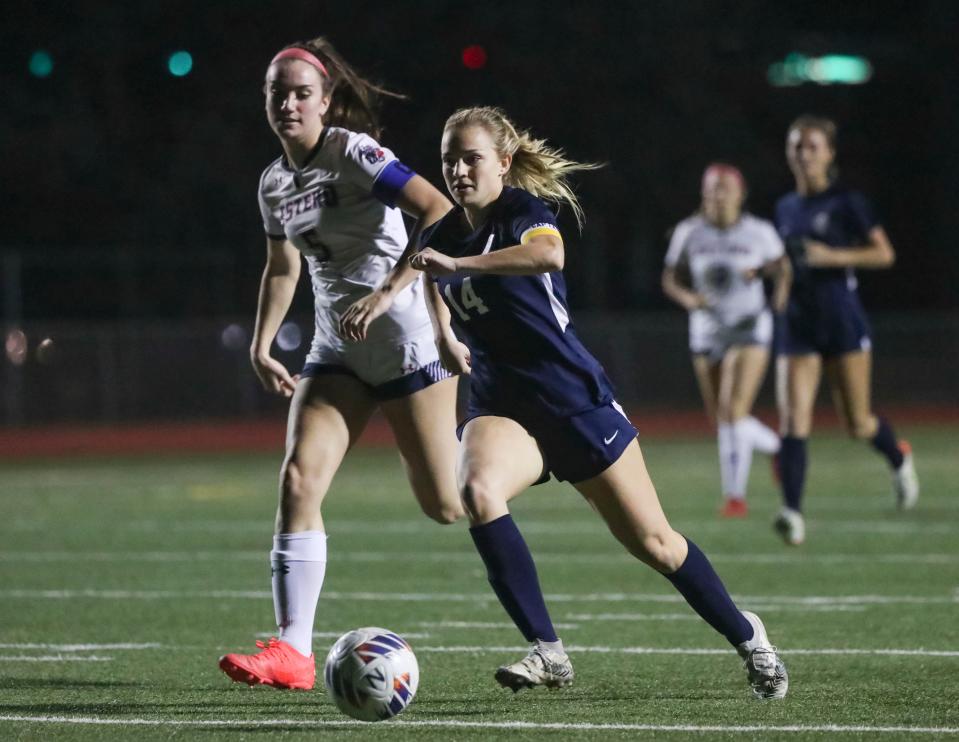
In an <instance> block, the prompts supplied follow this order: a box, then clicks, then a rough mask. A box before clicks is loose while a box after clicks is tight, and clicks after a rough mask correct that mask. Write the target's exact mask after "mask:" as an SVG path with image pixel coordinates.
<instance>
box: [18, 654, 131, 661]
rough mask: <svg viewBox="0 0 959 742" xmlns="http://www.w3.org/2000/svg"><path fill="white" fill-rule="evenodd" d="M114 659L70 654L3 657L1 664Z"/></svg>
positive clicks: (111, 659)
mask: <svg viewBox="0 0 959 742" xmlns="http://www.w3.org/2000/svg"><path fill="white" fill-rule="evenodd" d="M112 661H113V657H98V656H97V655H87V656H78V655H68V654H49V655H28V654H21V655H2V654H0V662H112Z"/></svg>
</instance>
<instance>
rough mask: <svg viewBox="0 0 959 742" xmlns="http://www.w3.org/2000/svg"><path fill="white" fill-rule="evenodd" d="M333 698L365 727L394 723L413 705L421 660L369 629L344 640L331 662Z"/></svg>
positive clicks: (401, 643)
mask: <svg viewBox="0 0 959 742" xmlns="http://www.w3.org/2000/svg"><path fill="white" fill-rule="evenodd" d="M323 678H324V680H325V681H326V689H327V691H328V692H329V694H330V698H332V699H333V701H334V702H335V703H336V705H337V708H339V709H340V711H342V712H343V713H344V714H347V715H348V716H352V717H353V718H354V719H359V720H360V721H382V720H383V719H390V718H392V717H394V716H396V715H397V714H398V713H400V712H401V711H402V710H403V709H405V708H406V707H407V706H409V705H410V701H412V700H413V696H414V695H415V694H416V687H417V685H419V682H420V668H419V665H418V664H417V662H416V655H415V654H413V650H412V649H410V645H409V644H407V643H406V641H405V640H404V639H403V638H401V637H400V636H398V635H397V634H394V633H393V632H392V631H388V630H387V629H379V628H376V627H375V626H369V627H367V628H364V629H355V630H353V631H350V632H348V633H346V634H343V636H341V637H340V638H339V639H337V640H336V644H334V645H333V648H332V649H330V653H329V654H328V655H327V656H326V666H325V667H324V669H323Z"/></svg>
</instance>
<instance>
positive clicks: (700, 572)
mask: <svg viewBox="0 0 959 742" xmlns="http://www.w3.org/2000/svg"><path fill="white" fill-rule="evenodd" d="M686 543H687V544H689V554H688V555H687V556H686V561H685V562H683V565H682V566H681V567H680V568H679V569H677V570H676V571H675V572H673V573H672V574H671V575H666V579H667V580H669V581H670V582H671V583H673V586H674V587H675V588H676V589H677V590H679V592H680V593H681V594H682V596H683V597H684V598H686V602H687V603H689V605H690V607H691V608H692V609H693V610H694V611H696V613H698V614H699V615H700V616H702V617H703V618H704V619H705V620H706V623H708V624H709V625H710V626H712V627H713V628H714V629H716V631H718V632H719V633H720V634H722V635H723V636H725V637H726V640H727V641H728V642H729V643H730V644H732V645H733V646H734V647H735V646H738V645H740V644H742V643H743V642H745V641H749V640H750V639H752V638H753V627H752V624H751V623H749V621H747V620H746V617H745V616H744V615H743V614H742V613H741V612H740V610H739V609H738V608H737V607H736V604H735V603H733V599H732V598H730V597H729V593H728V592H726V587H725V586H724V585H723V581H722V580H720V579H719V575H717V574H716V570H714V569H713V565H712V564H710V563H709V560H708V559H707V558H706V555H705V554H703V552H702V551H700V550H699V547H698V546H696V544H694V543H693V542H692V541H690V540H689V539H686Z"/></svg>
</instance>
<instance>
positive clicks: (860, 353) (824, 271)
mask: <svg viewBox="0 0 959 742" xmlns="http://www.w3.org/2000/svg"><path fill="white" fill-rule="evenodd" d="M835 158H836V125H835V123H834V122H832V121H831V120H829V119H826V118H820V117H816V116H801V117H800V118H798V119H796V121H794V122H793V124H792V125H791V126H790V127H789V130H788V132H787V135H786V159H787V161H788V162H789V168H790V170H792V173H793V177H794V178H795V180H796V190H795V191H793V192H792V193H789V194H787V195H786V196H783V197H782V198H781V199H780V200H779V202H778V203H777V204H776V227H777V228H778V230H779V234H780V236H781V237H782V238H783V240H784V242H785V243H786V247H787V251H788V252H789V255H790V257H791V258H792V261H793V267H794V272H795V281H794V284H793V290H792V294H791V295H790V300H789V306H788V308H787V311H786V313H785V315H784V317H783V322H782V325H781V327H780V333H779V337H778V341H777V346H778V347H777V367H776V376H777V379H776V387H777V397H778V402H779V411H780V433H781V434H782V436H783V438H782V449H781V451H780V453H779V472H780V477H781V480H782V488H783V500H784V507H783V509H782V512H781V513H780V514H779V516H778V517H777V519H776V521H775V527H776V530H777V531H778V532H779V533H780V534H781V535H782V537H783V539H784V540H785V541H786V543H788V544H793V545H797V544H801V543H802V542H803V540H804V538H805V523H804V521H803V517H802V514H801V510H802V508H801V502H802V494H803V484H804V481H805V475H806V465H807V454H806V440H807V438H808V437H809V434H810V432H811V431H812V417H813V405H814V403H815V400H816V392H817V390H818V388H819V382H820V378H821V376H822V371H823V367H824V366H825V370H826V378H827V379H828V381H829V386H830V389H831V391H832V396H833V401H834V402H835V404H836V408H837V410H838V411H839V415H840V417H841V419H842V421H843V423H844V424H845V426H846V429H847V431H848V432H849V434H850V435H851V436H852V437H854V438H858V439H861V440H867V441H869V442H870V443H872V445H873V447H874V448H875V449H876V450H877V451H878V452H879V453H880V454H882V456H883V457H884V458H885V459H886V461H888V462H889V466H890V468H891V469H892V472H893V484H894V490H895V494H896V501H897V504H898V506H899V507H900V508H902V509H908V508H911V507H913V506H914V505H915V504H916V500H917V498H918V497H919V482H918V479H917V477H916V471H915V468H914V466H913V461H912V453H911V450H910V448H909V445H908V444H907V443H906V442H905V441H901V440H897V438H896V436H895V434H894V433H893V430H892V428H891V427H890V425H889V423H888V422H887V421H886V420H885V419H884V418H881V417H877V416H876V415H875V414H874V413H873V411H872V402H871V391H870V376H871V371H872V352H871V340H870V336H869V333H870V330H869V322H868V320H867V318H866V314H865V311H864V310H863V308H862V304H861V303H860V301H859V294H858V292H857V290H856V286H857V284H856V275H855V269H856V268H865V269H870V268H871V269H879V268H888V267H890V266H891V265H892V264H893V262H894V261H895V257H896V256H895V252H894V251H893V248H892V245H891V244H890V242H889V238H888V237H887V236H886V231H885V230H884V229H883V228H882V225H881V224H880V222H879V220H878V219H877V218H876V216H875V215H874V213H873V209H872V206H871V205H870V204H869V202H868V201H867V200H866V198H865V197H864V196H863V195H862V194H860V193H858V192H856V191H853V190H850V189H848V188H844V187H843V186H841V185H838V184H837V183H835V182H834V179H833V175H834V172H835V168H834V162H835Z"/></svg>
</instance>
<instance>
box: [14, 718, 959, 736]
mask: <svg viewBox="0 0 959 742" xmlns="http://www.w3.org/2000/svg"><path fill="white" fill-rule="evenodd" d="M5 721H6V722H19V723H34V724H87V725H97V726H121V727H122V726H128V727H136V726H147V727H201V728H202V727H220V728H223V727H237V728H241V729H242V728H248V727H259V728H271V727H303V728H307V729H310V728H315V729H322V728H326V727H340V728H344V727H346V728H352V729H360V728H364V727H365V726H366V725H365V724H363V722H357V721H348V720H346V719H344V720H342V721H334V720H327V719H317V720H305V719H116V718H114V719H110V718H103V717H90V716H25V715H13V714H4V715H0V722H5ZM387 723H388V725H389V727H419V728H432V729H516V730H525V729H529V730H537V729H542V730H558V731H600V732H601V731H609V732H684V733H690V732H695V733H715V732H743V733H756V734H762V733H769V732H783V733H790V732H795V733H799V734H803V733H809V732H824V733H835V734H843V733H845V734H934V735H945V734H959V727H919V726H916V727H909V726H879V725H875V726H868V725H846V724H790V725H780V726H777V725H761V724H740V725H721V724H710V725H705V724H590V723H587V722H582V723H576V722H552V723H550V722H532V721H459V720H457V719H436V720H433V719H415V720H414V719H411V720H409V721H405V720H403V719H394V720H392V721H390V722H387ZM376 728H377V729H380V730H383V731H385V729H383V727H376Z"/></svg>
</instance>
